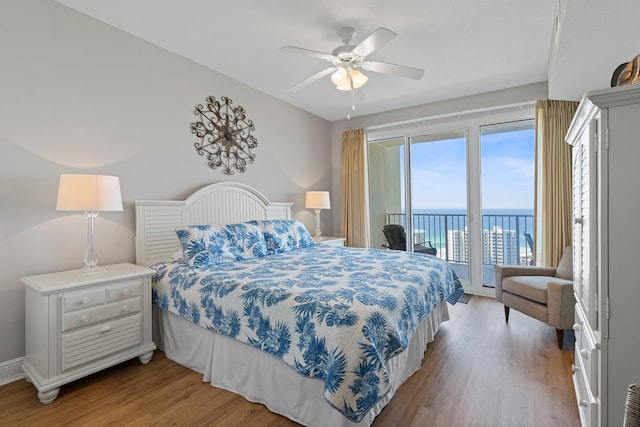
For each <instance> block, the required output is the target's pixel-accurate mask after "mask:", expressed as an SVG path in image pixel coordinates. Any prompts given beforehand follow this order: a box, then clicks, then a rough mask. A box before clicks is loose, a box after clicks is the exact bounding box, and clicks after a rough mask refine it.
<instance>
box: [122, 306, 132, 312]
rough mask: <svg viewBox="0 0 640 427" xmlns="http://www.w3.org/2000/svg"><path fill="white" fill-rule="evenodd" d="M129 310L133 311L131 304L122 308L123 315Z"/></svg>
mask: <svg viewBox="0 0 640 427" xmlns="http://www.w3.org/2000/svg"><path fill="white" fill-rule="evenodd" d="M129 310H131V307H129V304H126V305H123V306H122V312H123V313H128V312H129Z"/></svg>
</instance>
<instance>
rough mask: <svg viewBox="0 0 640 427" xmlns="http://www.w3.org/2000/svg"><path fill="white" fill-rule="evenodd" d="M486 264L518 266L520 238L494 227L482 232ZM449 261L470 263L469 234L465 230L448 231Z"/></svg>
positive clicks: (508, 231) (513, 232)
mask: <svg viewBox="0 0 640 427" xmlns="http://www.w3.org/2000/svg"><path fill="white" fill-rule="evenodd" d="M482 246H483V251H482V252H483V257H484V260H483V261H484V264H487V265H492V264H507V265H518V264H519V263H520V247H519V245H518V236H517V235H516V232H515V231H513V230H503V229H502V227H497V226H496V227H493V228H492V229H491V230H482ZM447 259H448V260H450V261H453V262H469V232H468V229H467V227H465V228H464V230H448V231H447Z"/></svg>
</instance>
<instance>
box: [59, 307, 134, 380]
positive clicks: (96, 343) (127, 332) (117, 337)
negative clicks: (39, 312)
mask: <svg viewBox="0 0 640 427" xmlns="http://www.w3.org/2000/svg"><path fill="white" fill-rule="evenodd" d="M141 325H142V315H141V314H140V313H137V314H135V315H133V316H128V317H124V318H121V319H117V320H113V321H110V322H105V323H103V324H101V325H96V326H93V327H90V328H86V329H82V330H80V331H76V332H71V333H67V334H63V335H62V370H63V371H65V370H67V369H69V368H73V367H74V366H78V365H81V364H83V363H88V362H92V361H95V360H97V359H99V358H101V357H104V356H108V355H109V354H112V353H115V352H118V351H120V350H124V349H126V348H129V347H133V346H135V345H138V344H140V342H141Z"/></svg>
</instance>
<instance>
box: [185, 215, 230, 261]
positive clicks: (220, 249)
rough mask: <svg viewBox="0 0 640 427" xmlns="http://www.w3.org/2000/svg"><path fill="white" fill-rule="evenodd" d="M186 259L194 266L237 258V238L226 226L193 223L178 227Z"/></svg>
mask: <svg viewBox="0 0 640 427" xmlns="http://www.w3.org/2000/svg"><path fill="white" fill-rule="evenodd" d="M176 234H177V235H178V239H179V240H180V245H181V246H182V253H183V254H184V259H185V260H186V261H187V263H188V264H189V265H191V266H192V267H205V266H207V265H211V264H219V263H222V262H231V261H235V260H236V256H235V253H234V251H235V241H234V240H235V239H234V236H233V235H231V233H230V232H229V231H228V230H226V229H225V228H224V227H220V226H216V225H191V226H184V227H178V228H176Z"/></svg>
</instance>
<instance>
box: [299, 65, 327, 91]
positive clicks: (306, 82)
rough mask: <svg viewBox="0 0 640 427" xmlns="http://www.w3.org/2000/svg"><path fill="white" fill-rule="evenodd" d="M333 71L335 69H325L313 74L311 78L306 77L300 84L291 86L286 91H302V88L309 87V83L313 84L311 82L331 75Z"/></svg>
mask: <svg viewBox="0 0 640 427" xmlns="http://www.w3.org/2000/svg"><path fill="white" fill-rule="evenodd" d="M335 70H336V68H335V67H329V68H325V69H324V70H322V71H319V72H317V73H315V74H314V75H313V76H311V77H307V78H306V79H304V80H302V81H301V82H299V83H296V84H294V85H293V86H291V87H290V88H289V89H287V90H288V91H290V92H295V91H297V90H298V89H302V88H303V87H305V86H307V85H310V84H311V83H313V82H315V81H317V80H320V79H321V78H323V77H324V76H327V75H329V74H331V73H333V72H334V71H335Z"/></svg>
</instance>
